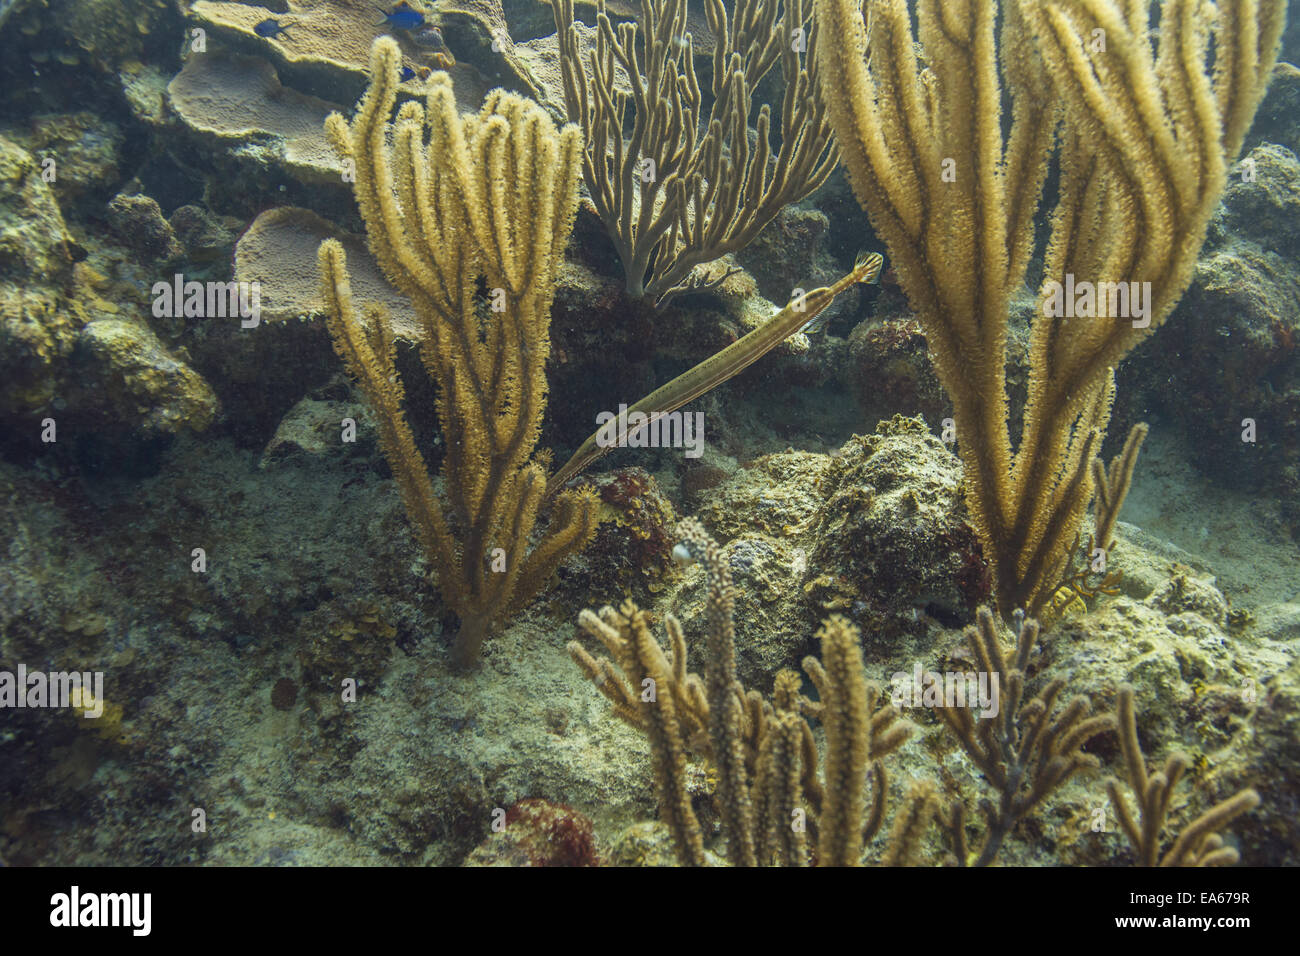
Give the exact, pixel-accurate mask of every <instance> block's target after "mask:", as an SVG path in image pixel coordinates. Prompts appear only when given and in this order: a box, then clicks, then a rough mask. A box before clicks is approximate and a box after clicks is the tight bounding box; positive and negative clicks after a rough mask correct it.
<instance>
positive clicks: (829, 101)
mask: <svg viewBox="0 0 1300 956" xmlns="http://www.w3.org/2000/svg"><path fill="white" fill-rule="evenodd" d="M1148 7H1149V4H1148V3H1147V2H1146V0H1004V2H1002V3H996V4H995V3H991V2H975V0H959V2H948V0H918V3H917V4H916V7H915V23H916V29H915V30H914V29H913V11H912V9H911V8H910V6H909V4H908V3H907V2H906V0H870V2H869V3H867V4H866V5H865V8H864V5H863V4H862V3H861V0H814V17H815V21H816V26H817V31H816V37H815V40H816V46H815V60H816V63H817V68H818V75H819V76H821V77H823V78H829V77H834V82H833V83H830V82H827V83H824V84H823V85H822V86H821V87H820V92H821V95H822V96H823V98H824V100H825V102H826V106H827V109H828V110H829V113H830V120H831V123H832V125H833V126H834V128H835V131H836V138H837V140H838V142H839V148H840V152H841V155H842V156H843V158H844V162H845V165H846V166H847V168H848V171H849V178H850V181H851V183H852V186H853V189H854V192H855V194H856V195H857V197H858V200H859V202H860V203H861V204H862V206H863V208H865V209H866V211H867V213H868V215H869V217H870V219H871V222H872V225H873V226H874V227H875V230H876V232H877V234H878V235H879V236H880V237H881V238H882V239H883V240H884V242H885V244H886V245H887V247H888V250H889V253H890V256H891V259H892V264H893V267H894V269H895V270H896V272H897V275H898V278H899V282H900V283H901V285H902V287H903V290H904V291H905V292H906V293H907V296H908V299H909V301H910V303H911V305H912V308H913V309H914V310H915V311H916V313H917V316H918V318H919V320H920V322H921V326H922V328H923V329H924V332H925V336H926V340H927V343H928V345H929V348H930V352H931V356H932V357H933V360H934V363H935V367H936V370H937V372H938V375H939V379H940V381H941V382H942V383H943V386H944V389H945V390H946V391H947V393H948V395H949V396H950V397H951V399H952V402H953V405H954V406H955V410H956V424H957V439H958V445H959V450H960V454H961V458H962V463H963V465H964V466H965V476H966V477H965V480H966V487H967V496H966V497H967V502H968V505H969V507H970V511H971V516H972V519H973V522H974V524H975V527H976V530H977V531H978V533H979V535H980V538H981V541H982V543H983V547H984V555H985V557H986V558H987V559H988V560H989V561H990V563H991V564H992V566H993V570H994V577H995V584H996V596H997V603H998V608H999V610H1000V611H1001V612H1002V614H1003V615H1006V616H1009V615H1010V614H1011V613H1012V612H1013V611H1014V610H1015V609H1017V608H1025V609H1026V610H1027V611H1028V612H1029V613H1030V614H1036V613H1037V612H1038V611H1039V610H1040V609H1042V608H1043V607H1044V605H1045V604H1046V603H1047V601H1048V600H1049V599H1050V598H1051V596H1052V594H1053V592H1054V591H1055V590H1056V587H1057V585H1058V584H1059V583H1060V581H1061V579H1062V576H1063V574H1064V573H1065V569H1066V567H1067V564H1068V562H1069V558H1070V555H1071V553H1072V546H1073V543H1074V542H1075V541H1076V540H1077V538H1078V533H1079V528H1080V525H1081V522H1082V519H1083V515H1084V512H1085V510H1086V509H1087V506H1088V502H1089V500H1090V499H1091V498H1092V497H1093V494H1094V491H1095V487H1094V485H1095V476H1098V475H1099V474H1100V472H1099V470H1098V468H1097V466H1095V465H1094V464H1093V461H1094V459H1096V458H1097V454H1098V450H1099V448H1100V445H1101V440H1102V438H1103V437H1104V435H1105V430H1106V426H1107V423H1108V420H1109V418H1110V408H1111V400H1112V396H1113V394H1114V382H1113V371H1112V370H1113V368H1114V366H1115V365H1117V364H1118V363H1119V361H1120V360H1121V359H1122V358H1123V357H1124V356H1125V355H1126V354H1128V353H1129V352H1130V351H1132V349H1133V348H1134V347H1135V346H1136V345H1137V344H1138V343H1139V342H1141V341H1142V340H1143V339H1145V338H1147V337H1148V336H1149V335H1151V334H1152V333H1153V332H1154V331H1155V329H1156V328H1157V327H1159V326H1160V324H1161V323H1162V322H1164V320H1165V318H1166V317H1167V316H1168V315H1169V313H1170V311H1171V310H1172V309H1173V307H1174V305H1175V304H1177V302H1178V299H1179V298H1180V297H1181V296H1182V294H1183V292H1184V290H1185V289H1186V288H1187V285H1188V282H1189V281H1190V280H1191V276H1192V271H1193V268H1194V267H1195V264H1196V256H1197V252H1198V250H1199V249H1200V248H1201V244H1202V243H1203V241H1204V239H1205V235H1206V229H1207V225H1208V222H1209V219H1210V216H1211V214H1212V213H1213V212H1214V209H1215V206H1216V204H1217V203H1218V200H1219V195H1220V193H1221V192H1222V191H1223V188H1224V183H1225V181H1226V177H1227V173H1228V165H1229V164H1230V163H1231V162H1232V161H1233V160H1234V159H1235V158H1236V156H1237V154H1238V152H1239V151H1240V149H1241V144H1242V139H1243V137H1244V135H1245V132H1246V129H1247V127H1248V126H1249V125H1250V121H1251V117H1252V116H1253V115H1254V113H1255V108H1256V106H1257V105H1258V103H1259V101H1260V99H1261V98H1262V96H1263V94H1264V90H1265V87H1266V86H1267V83H1268V77H1269V72H1270V70H1271V69H1272V66H1273V62H1274V60H1275V59H1276V57H1277V50H1278V44H1279V38H1280V36H1281V32H1282V24H1283V20H1284V10H1285V3H1284V2H1283V0H1223V2H1221V3H1218V4H1213V3H1210V2H1208V0H1164V2H1163V3H1162V4H1161V5H1160V14H1159V20H1158V25H1157V27H1156V28H1155V29H1150V27H1151V23H1150V20H1149V16H1150V15H1149V10H1148ZM864 14H865V16H864ZM999 22H1000V24H1001V26H1000V31H999V27H998V24H999ZM995 34H996V36H995ZM1153 40H1154V44H1153ZM868 50H870V56H869V57H868V56H867V51H868ZM999 64H1000V67H999ZM1004 103H1006V104H1009V105H1010V108H1011V117H1010V123H1009V124H1004V123H1003V119H1002V109H1003V104H1004ZM1004 127H1005V128H1006V130H1007V132H1006V133H1005V135H1004V133H1003V130H1004ZM1053 156H1055V161H1056V163H1057V165H1058V166H1059V169H1060V185H1059V188H1058V189H1057V194H1058V199H1057V204H1056V208H1055V210H1054V211H1053V213H1052V216H1051V220H1050V237H1049V239H1048V241H1047V246H1046V254H1045V262H1044V265H1043V276H1042V286H1041V290H1040V294H1039V302H1040V308H1039V310H1038V311H1037V313H1036V315H1035V319H1034V321H1033V325H1032V329H1031V337H1030V346H1029V349H1030V352H1029V354H1030V365H1031V368H1030V380H1029V398H1028V404H1027V406H1026V408H1025V414H1024V427H1023V431H1022V433H1021V435H1020V440H1019V447H1018V448H1017V449H1016V451H1015V453H1014V454H1013V452H1012V438H1013V436H1012V433H1011V431H1010V426H1009V422H1010V420H1011V415H1010V409H1009V407H1008V406H1009V403H1008V398H1007V388H1006V384H1007V383H1006V364H1005V363H1006V343H1007V316H1008V310H1009V305H1010V300H1011V297H1012V295H1013V294H1014V293H1015V292H1016V291H1017V290H1018V289H1019V288H1020V287H1021V286H1022V285H1023V283H1024V282H1025V280H1026V276H1027V274H1028V269H1029V263H1030V260H1031V258H1032V256H1033V253H1034V246H1035V242H1034V237H1035V231H1034V218H1035V212H1036V210H1037V208H1038V205H1039V202H1040V201H1041V198H1042V195H1043V193H1044V187H1045V184H1046V182H1047V176H1048V170H1049V166H1050V165H1051V163H1052V160H1053ZM1076 288H1077V289H1079V290H1080V291H1079V293H1078V300H1077V302H1076V301H1075V297H1074V296H1073V295H1071V301H1070V302H1069V303H1068V307H1066V308H1064V309H1062V308H1058V306H1061V305H1064V303H1062V302H1061V299H1062V296H1063V294H1064V293H1067V292H1068V291H1069V290H1073V289H1076ZM1084 289H1087V290H1088V292H1087V294H1086V298H1085V292H1084V291H1083V290H1084ZM1076 305H1078V306H1079V308H1078V309H1077V310H1076V309H1075V308H1074V307H1075V306H1076ZM1064 316H1070V317H1071V319H1072V320H1071V321H1063V317H1064ZM1126 458H1127V461H1128V463H1130V464H1131V462H1132V461H1133V460H1134V458H1135V456H1134V455H1128V456H1126ZM1116 477H1117V478H1119V479H1120V480H1119V481H1118V482H1117V483H1116V484H1115V489H1116V490H1120V489H1122V487H1123V486H1124V485H1125V484H1126V481H1125V480H1124V479H1123V476H1122V475H1117V476H1116ZM1107 507H1108V508H1109V509H1110V510H1111V511H1113V512H1114V511H1117V508H1118V502H1114V501H1110V502H1107ZM1107 545H1108V542H1106V541H1101V542H1099V543H1098V547H1099V548H1100V549H1105V548H1106V547H1107Z"/></svg>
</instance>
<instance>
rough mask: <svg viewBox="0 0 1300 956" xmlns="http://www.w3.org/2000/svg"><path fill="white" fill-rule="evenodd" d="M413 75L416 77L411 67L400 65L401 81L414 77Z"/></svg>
mask: <svg viewBox="0 0 1300 956" xmlns="http://www.w3.org/2000/svg"><path fill="white" fill-rule="evenodd" d="M415 77H416V73H415V71H414V70H413V69H411V68H410V67H409V66H404V67H402V74H401V79H402V82H403V83H405V82H406V81H407V80H413V79H415Z"/></svg>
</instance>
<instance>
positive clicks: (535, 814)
mask: <svg viewBox="0 0 1300 956" xmlns="http://www.w3.org/2000/svg"><path fill="white" fill-rule="evenodd" d="M505 832H506V834H508V835H509V837H510V838H511V840H512V841H513V842H514V843H515V845H516V846H517V847H518V848H519V849H521V850H523V852H524V854H525V855H526V856H527V857H528V862H529V865H531V866H598V865H599V864H600V859H599V857H598V855H597V853H596V836H595V833H594V832H593V830H592V826H591V821H590V820H588V819H587V818H586V817H585V816H583V815H582V814H581V813H579V812H578V811H577V810H574V809H573V808H572V807H566V806H565V805H564V804H562V803H551V802H550V801H548V800H541V799H537V798H534V797H529V798H527V799H525V800H520V801H519V802H518V803H516V804H515V805H514V806H513V807H511V808H510V809H509V810H507V811H506V829H505Z"/></svg>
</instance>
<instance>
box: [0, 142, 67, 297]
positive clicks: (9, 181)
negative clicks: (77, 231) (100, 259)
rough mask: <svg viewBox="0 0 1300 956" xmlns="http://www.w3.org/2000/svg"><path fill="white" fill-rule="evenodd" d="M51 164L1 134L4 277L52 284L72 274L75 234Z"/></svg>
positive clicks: (0, 260) (0, 266) (0, 262)
mask: <svg viewBox="0 0 1300 956" xmlns="http://www.w3.org/2000/svg"><path fill="white" fill-rule="evenodd" d="M48 170H49V166H48V165H46V166H42V164H41V163H39V162H38V161H37V160H36V157H34V156H33V155H32V154H31V153H29V152H28V151H27V150H25V149H23V148H22V147H21V146H19V145H18V144H17V143H15V142H13V141H12V140H9V139H6V138H4V137H3V136H0V279H14V280H18V281H24V282H35V283H39V284H47V283H54V282H60V281H63V280H64V279H66V278H67V276H68V270H69V268H70V267H71V265H72V255H71V252H70V250H69V246H70V244H71V242H72V240H71V237H70V236H69V234H68V227H67V224H66V223H65V222H64V221H63V213H62V212H61V211H60V210H59V204H58V201H57V200H56V199H55V197H54V193H53V191H52V190H51V189H50V184H49V182H48V177H49V176H50V175H51V173H50V172H48Z"/></svg>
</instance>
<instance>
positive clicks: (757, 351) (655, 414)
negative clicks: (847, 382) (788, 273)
mask: <svg viewBox="0 0 1300 956" xmlns="http://www.w3.org/2000/svg"><path fill="white" fill-rule="evenodd" d="M884 261H885V260H884V257H883V256H881V255H880V254H878V253H871V254H870V255H864V256H861V257H859V259H858V261H857V263H856V264H855V265H854V267H853V271H852V272H850V273H849V274H848V275H846V276H844V278H842V279H840V280H839V281H838V282H836V283H835V284H834V285H831V286H823V287H822V288H820V289H813V290H812V291H811V292H809V293H807V294H805V295H804V296H803V297H802V301H800V300H799V299H796V300H794V301H792V302H791V303H790V304H789V305H787V306H786V307H785V308H784V309H782V310H781V311H780V312H778V313H777V314H776V315H774V316H772V318H770V319H768V320H767V321H766V322H764V323H763V324H762V325H760V326H759V327H758V328H756V329H754V331H752V332H750V333H749V334H748V335H744V336H742V337H741V338H739V339H737V340H736V341H735V342H732V343H731V344H730V345H728V346H727V347H726V348H725V349H723V350H722V351H721V352H718V353H717V354H715V355H712V356H710V357H709V358H707V359H705V360H704V361H703V362H701V363H700V364H699V365H696V366H695V367H694V368H692V369H690V370H689V371H686V372H683V373H682V374H681V375H679V376H677V377H676V378H675V379H673V380H672V381H671V382H669V383H668V384H666V385H663V386H661V387H660V388H657V389H655V390H654V391H653V392H651V393H650V394H649V395H647V396H646V397H645V398H643V399H641V401H639V402H637V403H636V404H635V405H633V406H631V407H630V408H629V409H628V410H627V416H626V417H627V418H628V419H631V417H632V415H633V414H634V413H637V412H640V413H642V414H644V415H646V416H647V420H646V422H645V423H641V422H638V423H637V424H636V426H635V428H632V427H625V428H623V429H622V430H621V431H620V432H619V433H618V435H617V437H616V438H615V440H614V441H613V442H609V443H606V445H605V446H604V447H602V445H601V444H600V443H599V442H598V438H599V437H600V435H601V434H602V432H603V431H605V430H606V429H605V428H600V429H597V430H596V431H594V432H592V434H591V436H590V437H589V438H588V439H587V440H586V441H584V442H583V443H582V445H581V446H580V447H579V448H578V450H577V451H576V452H575V453H574V455H573V457H572V458H570V459H569V460H568V461H567V462H565V464H564V467H563V468H561V469H560V470H559V471H557V472H556V473H555V476H554V477H553V478H551V480H550V482H549V483H548V484H547V486H546V493H547V495H553V494H555V492H557V491H558V490H559V489H560V488H562V487H564V485H565V484H566V483H567V482H568V481H569V480H570V479H571V478H573V476H574V475H576V474H578V472H580V471H582V469H584V468H586V467H587V466H588V465H589V464H591V463H592V462H593V461H595V460H596V459H597V458H599V457H600V456H601V455H603V454H605V453H606V452H607V451H609V450H610V449H611V448H616V447H619V446H621V445H622V444H624V442H625V440H626V438H627V436H628V434H629V433H630V432H632V431H635V430H636V429H639V428H643V427H649V426H651V425H653V424H654V423H655V422H657V421H658V420H659V419H660V418H662V417H663V416H664V415H667V414H668V413H669V412H675V411H676V410H677V409H679V408H681V407H682V406H683V405H685V404H686V403H687V402H690V401H692V400H694V399H696V398H699V397H700V396H701V395H703V394H704V393H705V392H707V391H709V390H710V389H713V388H715V387H717V386H718V385H721V384H722V383H723V382H725V381H727V379H729V378H732V377H733V376H735V375H737V374H739V373H740V372H742V371H744V370H745V369H747V368H748V367H749V366H750V365H752V364H754V363H755V362H757V361H758V360H759V359H760V358H762V357H763V356H764V355H766V354H767V353H768V352H770V351H772V349H774V348H776V346H778V345H780V344H781V343H782V342H784V341H785V340H786V339H787V338H789V337H790V336H791V335H793V334H795V333H796V332H798V331H799V330H800V329H802V328H805V327H806V326H808V325H809V324H810V323H811V322H812V321H813V320H814V319H816V318H817V316H819V315H820V314H821V313H822V311H823V310H824V309H825V308H826V307H827V306H828V305H830V304H831V303H832V302H834V301H835V297H836V296H837V295H839V294H840V293H841V292H843V291H844V290H845V289H847V288H849V287H850V286H852V285H854V284H856V283H858V282H874V281H875V280H876V277H877V276H879V275H880V267H881V266H882V265H883V264H884ZM800 306H802V307H800Z"/></svg>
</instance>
